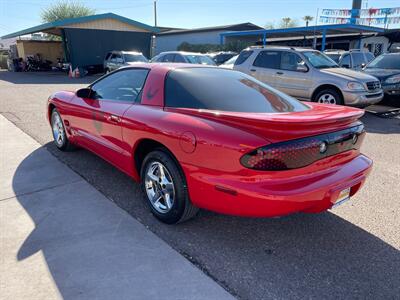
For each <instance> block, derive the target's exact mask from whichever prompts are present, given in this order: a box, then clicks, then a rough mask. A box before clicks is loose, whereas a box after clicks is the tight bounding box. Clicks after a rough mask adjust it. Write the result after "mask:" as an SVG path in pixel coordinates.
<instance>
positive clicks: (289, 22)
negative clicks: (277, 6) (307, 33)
mask: <svg viewBox="0 0 400 300" xmlns="http://www.w3.org/2000/svg"><path fill="white" fill-rule="evenodd" d="M297 26H298V22H297V21H296V20H293V19H292V18H289V17H286V18H282V20H281V22H280V24H279V28H289V27H297Z"/></svg>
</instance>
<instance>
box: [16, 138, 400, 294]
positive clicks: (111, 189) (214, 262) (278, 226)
mask: <svg viewBox="0 0 400 300" xmlns="http://www.w3.org/2000/svg"><path fill="white" fill-rule="evenodd" d="M44 147H46V148H47V149H48V150H49V151H50V152H52V153H53V154H55V155H56V156H57V157H58V158H59V159H60V160H61V161H63V162H64V163H66V164H67V165H69V166H70V167H71V168H72V169H73V170H75V171H77V172H78V173H79V174H80V175H81V176H83V177H84V178H85V179H87V180H88V181H89V182H90V183H92V184H93V185H94V186H95V187H96V188H97V189H98V190H100V191H101V192H103V193H104V194H105V195H106V196H107V197H108V198H109V199H110V200H111V201H113V202H115V204H116V205H118V206H120V207H121V208H123V209H124V210H126V211H127V212H128V213H129V214H130V215H131V216H133V217H134V218H136V219H137V220H139V221H140V222H141V223H143V224H144V225H145V226H146V227H147V228H149V229H150V230H151V231H153V232H154V233H156V234H157V235H158V236H159V237H161V238H162V239H163V240H165V241H166V242H167V243H168V244H169V245H171V246H172V247H173V248H174V249H176V250H177V251H179V252H180V253H181V254H182V255H184V256H185V257H186V258H187V259H189V260H190V261H191V262H192V263H193V264H195V265H196V266H198V267H199V268H200V269H201V270H203V271H204V272H205V273H206V274H208V275H209V276H211V277H212V278H213V279H215V280H216V281H217V282H218V283H219V284H221V285H222V286H224V287H225V288H226V289H227V290H229V291H230V292H231V293H232V294H233V295H235V296H238V297H239V298H242V299H266V298H277V299H291V298H319V299H321V298H322V299H337V298H348V299H351V298H371V299H374V298H375V299H394V298H396V297H398V295H399V294H400V290H399V287H400V271H399V270H400V252H399V250H397V249H396V248H394V247H392V246H391V245H389V244H388V243H386V242H384V241H383V240H381V239H379V238H378V237H376V236H374V235H373V234H371V233H369V232H367V231H365V230H363V229H362V228H360V227H358V226H357V225H355V224H352V223H350V222H348V221H347V220H345V219H343V218H340V217H338V216H336V215H335V214H333V213H330V212H327V213H322V214H317V215H305V214H297V215H293V216H288V217H283V218H273V219H266V218H262V219H252V218H239V217H232V216H224V215H218V214H214V213H211V212H207V211H201V212H200V214H199V215H198V216H197V218H195V219H194V220H192V221H189V222H186V223H183V224H179V225H174V226H168V225H165V224H162V223H160V222H158V221H157V220H156V219H155V218H154V217H153V216H152V215H151V214H150V212H149V209H148V207H147V206H146V204H145V201H144V198H143V194H142V192H141V190H140V188H139V185H138V184H135V183H133V182H132V180H131V179H130V178H128V177H127V176H125V175H124V174H122V173H121V172H119V171H118V170H116V169H115V168H114V167H112V166H111V165H109V164H108V163H106V162H104V161H103V160H101V159H100V158H98V157H97V156H95V155H93V154H91V153H89V152H88V151H85V150H79V151H74V152H70V153H62V152H60V151H57V150H56V149H55V147H54V146H53V144H51V143H49V144H46V145H45V146H44ZM36 151H39V150H36ZM34 154H35V153H34V152H33V153H32V154H31V155H29V156H28V157H26V159H25V160H24V161H22V163H21V164H20V166H19V167H18V169H17V170H16V172H15V175H14V179H13V188H14V191H19V190H22V189H23V187H21V186H19V182H22V181H21V180H18V179H19V178H18V177H19V176H20V171H19V170H22V169H23V168H24V166H25V165H27V166H31V165H32V161H31V160H32V159H34V157H35V155H34ZM55 197H56V195H55ZM18 200H19V201H20V203H21V205H22V206H23V207H24V209H25V210H26V212H27V213H28V214H29V216H30V218H31V219H32V221H33V222H34V223H35V227H36V228H35V230H34V231H33V232H32V233H31V234H30V236H29V237H28V238H27V239H26V241H25V242H24V243H23V244H22V246H21V248H20V249H19V251H18V255H17V259H18V260H23V259H25V258H27V257H29V256H31V255H32V254H33V253H35V252H36V251H39V250H40V251H42V253H43V256H44V258H45V259H46V262H47V265H48V269H49V271H50V272H51V275H52V277H53V278H54V282H55V283H56V284H57V287H58V289H59V291H60V293H61V294H62V295H63V296H64V297H65V296H66V295H71V291H70V289H71V285H69V284H67V283H66V278H67V277H68V274H65V272H63V271H62V270H64V269H65V270H71V268H78V269H79V273H80V276H79V277H80V278H86V275H87V276H89V274H91V276H93V272H92V270H93V268H95V267H96V266H97V265H98V264H101V262H102V261H103V260H107V259H108V257H107V255H110V253H108V252H107V251H99V249H97V248H96V247H97V246H96V244H95V242H94V243H93V245H91V246H89V247H80V246H79V245H74V244H72V245H64V244H62V243H60V244H59V245H57V246H55V245H53V244H52V242H51V241H50V242H49V239H47V238H46V236H47V235H49V234H50V232H53V231H54V228H46V226H44V225H45V224H46V223H43V218H44V215H45V214H46V211H48V210H49V209H50V210H51V209H52V207H51V206H52V202H51V201H44V202H43V203H39V202H37V203H35V204H34V205H32V204H30V203H28V202H27V201H26V200H24V199H22V198H21V199H20V198H18ZM210 201H212V199H210ZM93 214H96V212H93ZM56 217H57V220H53V222H48V224H49V226H54V225H56V227H57V228H59V230H60V237H59V239H60V240H62V236H63V235H65V234H66V232H65V231H63V230H65V229H66V228H68V230H69V231H70V232H74V230H77V228H75V227H78V226H79V222H77V223H76V224H74V223H73V222H72V224H71V216H70V215H69V214H68V211H66V212H65V213H57V214H56ZM97 218H98V219H101V218H104V216H103V215H99V216H97ZM39 224H40V225H41V226H38V225H39ZM55 230H57V229H55ZM88 243H91V239H90V234H89V235H88ZM58 247H70V248H72V251H71V253H73V255H70V256H68V257H64V256H60V255H57V254H58V253H59V249H58ZM82 257H91V259H90V260H88V261H84V262H83V261H82ZM121 263H122V264H121V266H123V263H124V262H121ZM121 266H119V267H121ZM162 267H163V266H160V268H162ZM155 272H156V270H155ZM103 275H104V274H101V273H99V274H98V275H97V276H103ZM114 276H116V277H117V278H118V276H119V272H118V266H116V273H115V274H114ZM124 276H126V273H125V274H124ZM121 277H122V275H121ZM69 280H70V281H71V280H72V281H73V280H74V279H73V278H72V279H71V278H69ZM121 282H122V284H125V285H129V277H128V278H126V277H124V278H121ZM82 284H84V283H82ZM99 288H100V287H99Z"/></svg>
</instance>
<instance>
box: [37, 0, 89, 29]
mask: <svg viewBox="0 0 400 300" xmlns="http://www.w3.org/2000/svg"><path fill="white" fill-rule="evenodd" d="M94 13H95V10H94V9H92V8H90V7H87V6H85V5H84V4H82V3H80V2H75V1H67V0H62V1H59V2H57V3H55V4H52V5H51V6H49V7H47V8H46V9H44V10H43V11H42V13H41V17H42V21H43V23H47V22H54V21H59V20H64V19H69V18H78V17H84V16H89V15H93V14H94Z"/></svg>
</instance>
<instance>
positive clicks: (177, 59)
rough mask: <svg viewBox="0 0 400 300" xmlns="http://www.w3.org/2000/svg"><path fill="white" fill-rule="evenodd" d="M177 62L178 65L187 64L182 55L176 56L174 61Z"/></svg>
mask: <svg viewBox="0 0 400 300" xmlns="http://www.w3.org/2000/svg"><path fill="white" fill-rule="evenodd" d="M174 61H175V62H178V63H185V62H186V60H185V59H184V58H183V56H182V55H180V54H176V55H175V60H174Z"/></svg>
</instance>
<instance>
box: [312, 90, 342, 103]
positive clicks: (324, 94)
mask: <svg viewBox="0 0 400 300" xmlns="http://www.w3.org/2000/svg"><path fill="white" fill-rule="evenodd" d="M314 102H318V103H321V104H335V105H344V101H343V97H342V95H340V93H338V92H337V91H336V90H334V89H324V90H321V91H319V92H318V93H317V95H316V96H315V99H314Z"/></svg>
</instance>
